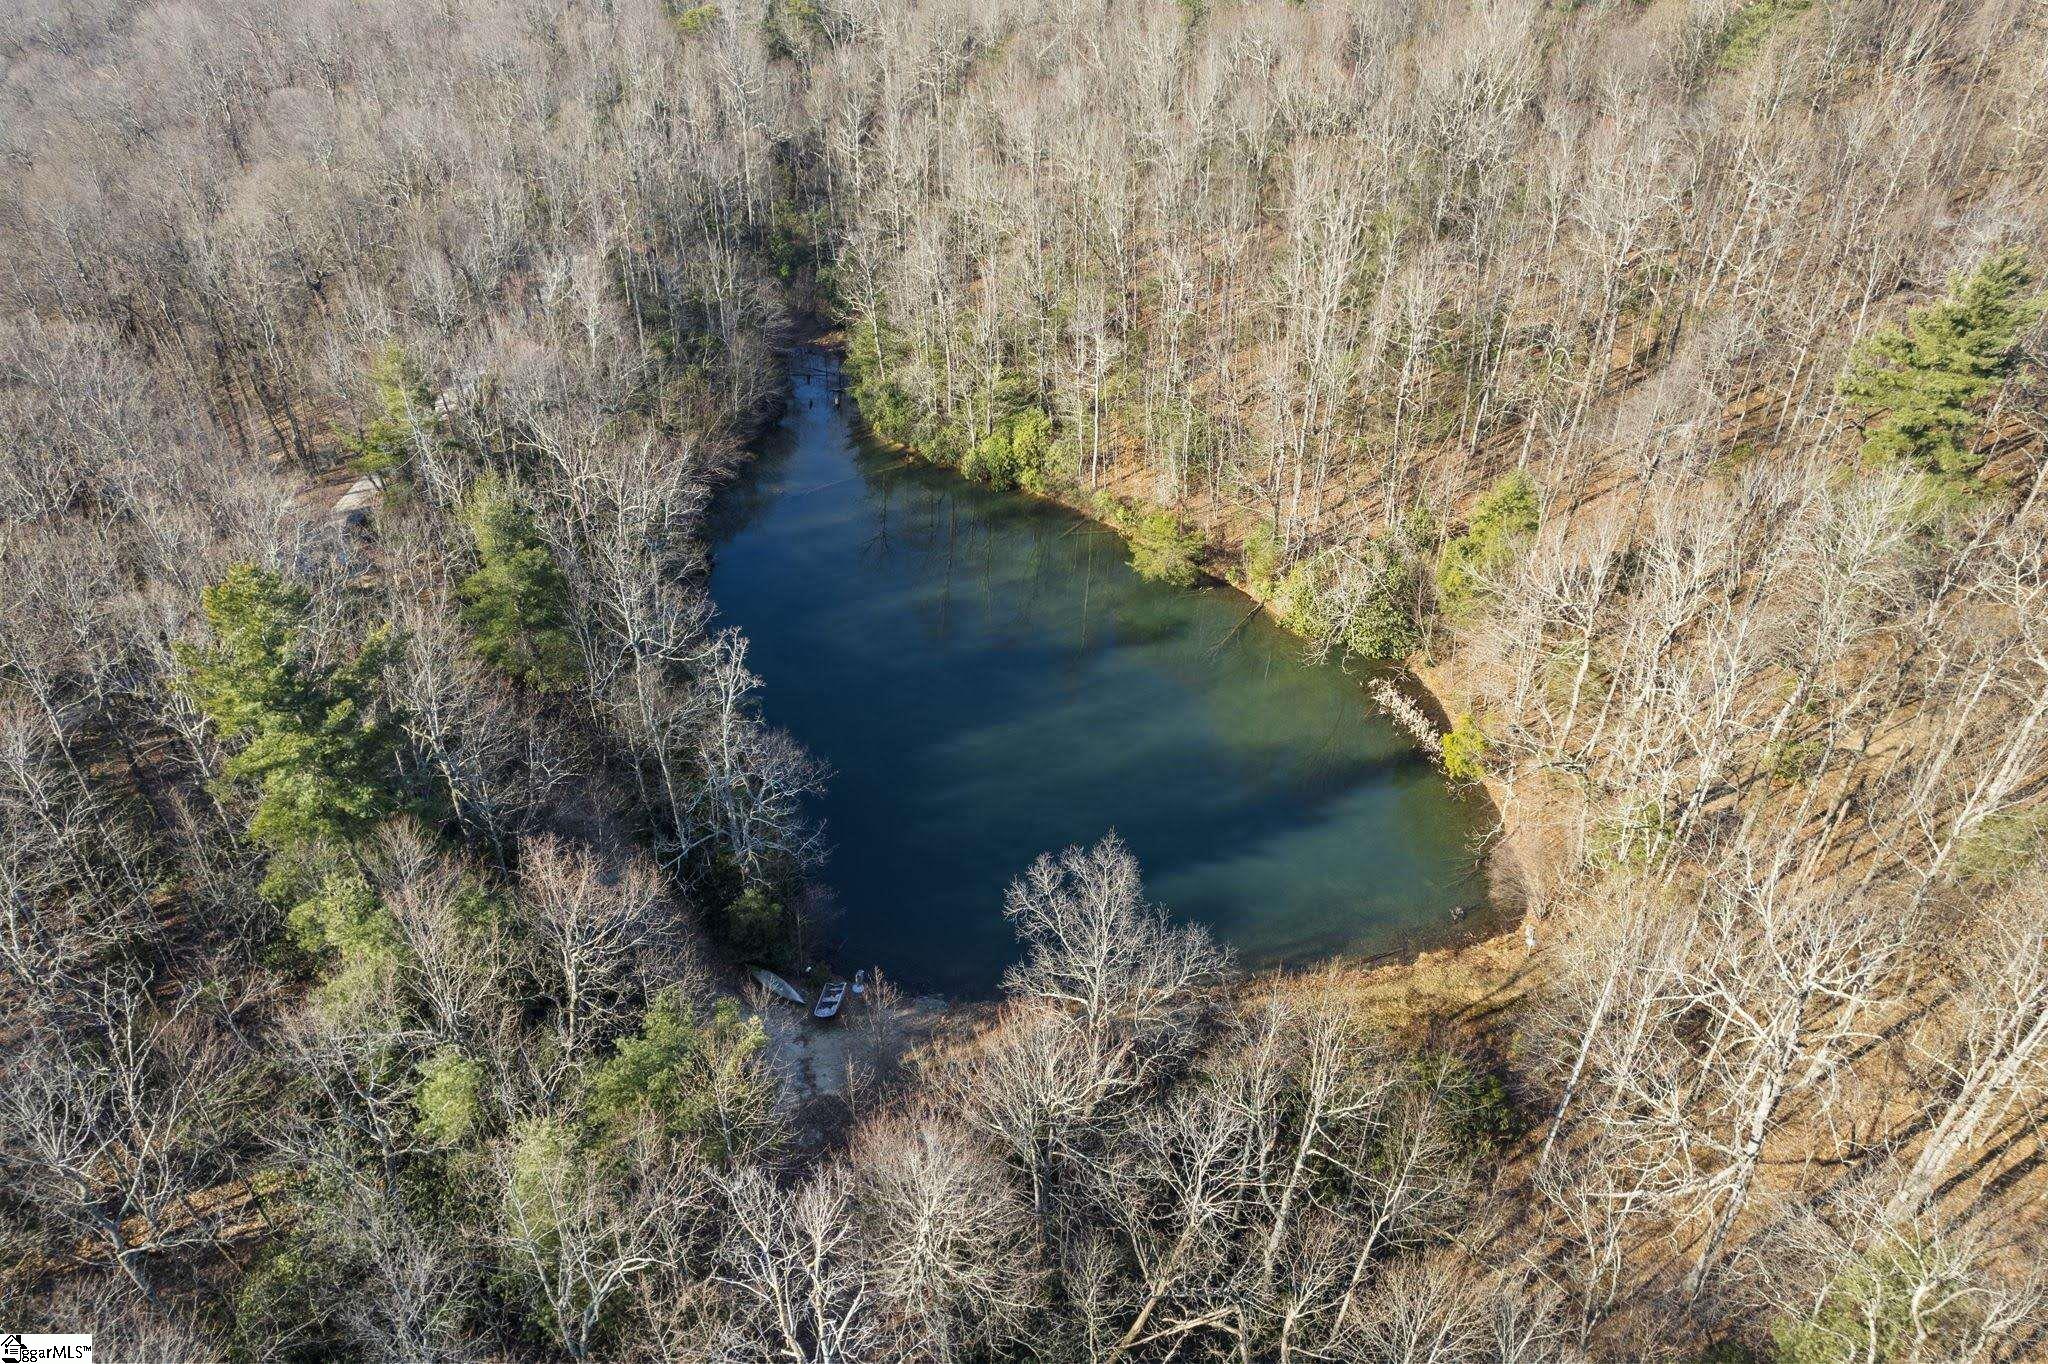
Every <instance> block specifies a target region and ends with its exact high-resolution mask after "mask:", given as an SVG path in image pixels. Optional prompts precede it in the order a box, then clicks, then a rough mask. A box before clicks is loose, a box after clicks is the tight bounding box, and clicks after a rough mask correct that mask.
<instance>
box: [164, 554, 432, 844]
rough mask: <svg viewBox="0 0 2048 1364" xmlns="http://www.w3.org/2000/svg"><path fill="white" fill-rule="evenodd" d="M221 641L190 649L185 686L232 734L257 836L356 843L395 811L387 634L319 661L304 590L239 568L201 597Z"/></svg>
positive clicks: (233, 763)
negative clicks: (253, 798)
mask: <svg viewBox="0 0 2048 1364" xmlns="http://www.w3.org/2000/svg"><path fill="white" fill-rule="evenodd" d="M201 603H202V605H203V607H204V610H205V613H206V621H207V624H208V626H209V627H210V628H211V630H212V634H213V642H212V644H211V645H209V646H208V647H205V648H191V647H181V648H180V649H179V651H178V658H179V662H180V664H181V666H182V667H183V669H184V675H183V676H182V677H181V678H180V680H179V685H180V686H181V687H182V689H183V690H184V691H185V693H186V695H188V696H190V697H191V698H192V700H193V702H194V704H196V705H197V706H198V707H199V709H200V710H201V712H202V713H204V714H205V715H206V717H207V719H209V720H211V721H212V722H213V724H214V727H215V728H216V729H218V730H219V731H220V735H221V737H222V738H223V739H226V740H228V741H230V742H234V741H240V742H241V748H240V749H239V750H238V751H237V752H236V753H235V754H234V755H233V756H232V757H230V758H229V759H228V761H227V764H226V766H225V768H224V772H225V775H226V776H227V777H228V778H229V779H230V780H235V781H247V782H252V783H254V784H255V785H256V787H257V789H258V793H259V798H258V804H257V808H256V813H255V815H254V817H253V818H252V819H251V820H250V823H249V832H250V833H251V834H252V835H253V836H254V837H256V838H257V839H258V840H260V841H262V842H264V843H267V844H269V845H270V846H272V847H275V848H304V847H309V846H317V845H321V844H330V845H331V844H346V843H350V842H353V841H354V840H355V839H357V838H358V837H360V836H361V835H362V834H364V833H365V832H367V831H368V830H369V828H370V827H371V826H372V825H374V824H375V823H376V822H377V821H378V820H380V819H382V818H384V816H385V815H387V814H389V813H390V812H391V811H392V809H393V807H394V801H393V798H392V793H391V789H390V784H389V777H390V774H391V770H392V755H393V748H394V743H395V741H394V738H393V736H392V734H391V731H390V728H389V726H388V725H386V724H385V723H384V722H383V721H382V720H381V719H380V718H379V717H378V716H377V715H376V713H375V709H376V708H375V679H376V674H377V669H378V667H379V666H380V664H381V662H382V659H383V646H384V637H383V635H382V632H378V633H376V634H373V635H372V637H371V639H370V641H369V642H368V644H367V645H366V647H365V648H364V649H362V650H361V651H360V652H359V653H358V654H357V655H356V657H355V659H354V660H352V661H351V662H349V663H347V664H345V665H342V666H339V667H330V668H321V667H317V666H314V665H313V664H311V663H310V662H309V661H308V660H307V659H306V658H305V657H304V651H303V650H301V649H300V647H299V640H300V637H301V635H302V634H303V633H304V630H305V622H306V594H305V592H304V591H303V590H302V589H300V588H298V587H295V586H293V585H291V584H290V583H287V582H286V581H285V580H284V579H282V578H281V577H279V576H278V575H277V574H275V573H272V572H269V571H267V570H264V569H259V568H257V567H255V566H254V565H252V564H236V565H235V566H233V567H232V568H230V569H229V570H228V571H227V574H226V576H224V577H223V578H222V579H221V581H220V582H219V583H217V584H215V585H214V586H212V587H210V588H208V589H206V591H205V592H204V593H202V594H201Z"/></svg>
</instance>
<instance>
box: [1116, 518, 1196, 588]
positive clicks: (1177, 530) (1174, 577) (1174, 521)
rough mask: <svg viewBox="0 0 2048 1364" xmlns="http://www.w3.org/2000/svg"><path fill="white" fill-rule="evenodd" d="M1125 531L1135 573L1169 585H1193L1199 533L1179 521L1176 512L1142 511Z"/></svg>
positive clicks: (1149, 579)
mask: <svg viewBox="0 0 2048 1364" xmlns="http://www.w3.org/2000/svg"><path fill="white" fill-rule="evenodd" d="M1126 534H1128V535H1129V537H1130V542H1131V567H1132V568H1134V569H1136V570H1137V571H1138V576H1139V577H1141V578H1144V579H1147V580H1148V581H1151V582H1156V583H1165V584H1167V585H1168V586H1170V587H1193V586H1194V585H1195V583H1196V581H1197V580H1199V579H1200V578H1201V576H1202V571H1201V568H1200V559H1201V553H1202V537H1201V536H1200V535H1198V534H1196V533H1195V532H1194V531H1192V530H1189V529H1187V528H1185V527H1183V526H1182V525H1181V522H1180V515H1179V513H1177V512H1173V511H1155V512H1146V513H1144V514H1143V515H1140V516H1138V517H1137V518H1135V520H1134V521H1133V522H1132V523H1131V525H1130V529H1129V530H1128V531H1127V532H1126Z"/></svg>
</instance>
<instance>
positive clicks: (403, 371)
mask: <svg viewBox="0 0 2048 1364" xmlns="http://www.w3.org/2000/svg"><path fill="white" fill-rule="evenodd" d="M370 386H371V387H372V388H373V389H374V390H375V391H376V395H377V406H378V408H379V411H378V413H377V415H376V416H374V417H372V418H371V419H370V424H369V425H368V426H365V427H364V428H363V431H362V434H361V435H358V436H354V437H351V438H349V440H348V446H349V449H350V450H351V451H352V452H353V453H354V455H355V465H356V468H358V469H360V470H362V472H364V473H366V474H381V473H384V472H386V471H388V470H391V469H396V468H398V467H400V466H401V465H403V464H404V463H405V460H406V456H407V455H408V454H409V453H410V452H411V450H412V447H413V442H414V441H416V440H418V439H420V437H421V436H422V434H424V435H425V436H426V438H427V439H430V440H439V439H440V434H439V422H438V420H437V418H436V417H435V416H434V395H433V393H432V392H430V391H429V390H428V388H427V386H426V384H425V383H423V382H422V381H421V379H420V376H419V371H418V370H417V369H416V368H415V367H414V365H413V363H412V361H410V360H409V359H407V358H406V355H405V352H404V351H402V350H400V349H399V348H398V347H397V346H395V345H392V346H386V347H384V348H383V349H382V350H380V351H378V352H377V358H376V359H375V360H374V361H372V362H371V365H370Z"/></svg>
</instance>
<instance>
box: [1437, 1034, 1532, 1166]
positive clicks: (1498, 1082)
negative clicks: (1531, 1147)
mask: <svg viewBox="0 0 2048 1364" xmlns="http://www.w3.org/2000/svg"><path fill="white" fill-rule="evenodd" d="M1409 1066H1410V1069H1411V1071H1412V1072H1413V1073H1414V1075H1415V1078H1416V1079H1417V1080H1418V1081H1420V1082H1421V1084H1422V1086H1423V1088H1424V1089H1425V1090H1426V1091H1427V1092H1428V1094H1429V1096H1430V1098H1431V1099H1432V1100H1433V1101H1434V1103H1435V1105H1436V1110H1437V1114H1438V1116H1439V1117H1440V1118H1442V1120H1443V1122H1444V1125H1445V1127H1446V1128H1448V1129H1449V1131H1450V1133H1451V1136H1452V1138H1453V1139H1454V1140H1455V1141H1456V1142H1457V1144H1458V1147H1459V1149H1460V1150H1462V1151H1463V1152H1464V1153H1465V1154H1467V1155H1470V1156H1475V1157H1477V1156H1487V1155H1491V1154H1493V1153H1495V1152H1497V1151H1499V1150H1500V1149H1501V1148H1503V1147H1505V1146H1507V1145H1508V1144H1509V1143H1511V1142H1513V1141H1514V1140H1515V1139H1516V1138H1518V1137H1520V1136H1521V1135H1522V1133H1523V1132H1524V1131H1525V1130H1526V1129H1527V1126H1528V1125H1527V1123H1526V1122H1524V1120H1523V1118H1522V1114H1521V1111H1520V1110H1519V1109H1517V1108H1516V1107H1515V1101H1514V1096H1513V1095H1512V1094H1510V1093H1509V1091H1508V1087H1507V1083H1506V1081H1504V1080H1502V1079H1501V1077H1500V1076H1499V1075H1497V1074H1495V1073H1494V1072H1493V1071H1491V1070H1486V1069H1482V1068H1480V1067H1478V1066H1475V1065H1474V1064H1472V1062H1471V1061H1469V1060H1467V1059H1466V1058H1464V1057H1462V1056H1459V1055H1457V1054H1456V1053H1453V1052H1445V1051H1425V1052H1421V1053H1418V1054H1417V1055H1416V1056H1414V1057H1413V1058H1411V1060H1410V1062H1409Z"/></svg>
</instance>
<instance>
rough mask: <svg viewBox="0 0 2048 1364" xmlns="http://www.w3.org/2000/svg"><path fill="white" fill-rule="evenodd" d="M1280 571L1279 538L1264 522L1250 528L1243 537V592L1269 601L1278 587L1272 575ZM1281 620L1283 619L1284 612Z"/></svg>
mask: <svg viewBox="0 0 2048 1364" xmlns="http://www.w3.org/2000/svg"><path fill="white" fill-rule="evenodd" d="M1279 571H1280V537H1279V536H1277V535H1275V534H1274V533H1273V527H1272V526H1271V525H1269V524H1267V523H1266V522H1264V521H1261V522H1259V524H1258V525H1256V526H1253V527H1252V528H1251V532H1250V533H1249V534H1248V535H1246V536H1245V537H1244V586H1245V591H1247V592H1249V593H1251V594H1252V595H1253V596H1254V597H1257V598H1258V599H1259V600H1260V601H1268V600H1271V598H1272V596H1273V589H1274V588H1276V587H1278V586H1279V583H1278V582H1276V581H1275V578H1274V575H1275V574H1277V573H1278V572H1279ZM1282 614H1283V618H1284V614H1285V613H1284V612H1283V613H1282Z"/></svg>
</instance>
